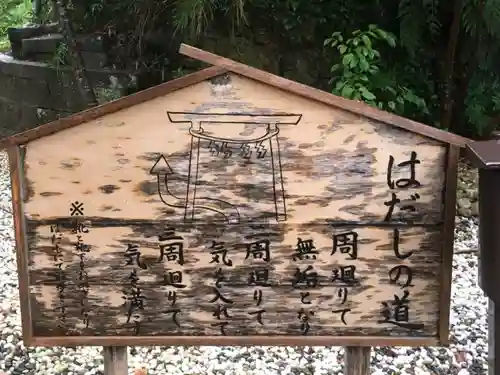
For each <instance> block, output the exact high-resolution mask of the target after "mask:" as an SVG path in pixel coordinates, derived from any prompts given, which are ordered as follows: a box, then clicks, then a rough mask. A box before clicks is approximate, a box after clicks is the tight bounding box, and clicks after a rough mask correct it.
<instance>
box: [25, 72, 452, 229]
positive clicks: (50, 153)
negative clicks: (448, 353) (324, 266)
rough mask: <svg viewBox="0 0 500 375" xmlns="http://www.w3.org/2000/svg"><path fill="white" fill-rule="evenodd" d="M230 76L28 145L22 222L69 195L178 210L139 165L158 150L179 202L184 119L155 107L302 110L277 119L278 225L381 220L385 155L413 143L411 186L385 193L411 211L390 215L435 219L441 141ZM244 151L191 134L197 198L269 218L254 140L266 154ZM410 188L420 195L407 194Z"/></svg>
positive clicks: (155, 210) (234, 133) (162, 213)
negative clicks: (291, 120)
mask: <svg viewBox="0 0 500 375" xmlns="http://www.w3.org/2000/svg"><path fill="white" fill-rule="evenodd" d="M230 82H231V86H229V89H228V91H227V92H223V93H222V94H221V93H217V92H214V90H213V89H212V86H213V85H211V84H210V83H209V82H203V83H199V84H196V85H193V86H191V87H188V88H186V89H183V90H179V91H176V92H174V93H172V94H171V95H169V96H167V97H163V98H157V99H154V100H152V101H150V102H147V103H143V104H140V105H138V106H135V107H132V108H130V109H126V110H123V111H121V112H117V113H115V114H112V115H109V116H106V117H103V118H101V119H98V120H94V121H91V122H89V123H87V124H83V125H81V126H80V127H78V128H74V129H69V130H65V131H61V132H60V133H57V134H54V135H52V136H50V137H47V138H43V139H40V140H36V141H33V142H31V143H30V144H29V145H28V147H27V152H26V157H25V169H26V179H27V181H28V190H29V191H28V194H27V195H28V201H27V202H26V214H27V215H28V216H29V217H30V218H48V217H59V216H65V215H69V203H70V202H71V201H74V200H78V201H81V202H84V204H85V209H86V214H87V212H88V214H91V213H92V214H91V215H93V216H106V217H110V218H129V219H132V218H134V219H146V220H152V219H169V220H172V221H177V220H183V218H184V215H185V212H184V210H183V209H181V208H172V207H169V206H166V205H165V204H163V203H162V201H161V200H160V198H159V197H158V193H157V185H158V182H157V176H156V175H155V174H154V173H153V174H151V173H150V172H151V168H152V167H153V165H154V164H155V162H156V160H157V159H158V157H159V156H160V155H165V158H166V160H167V161H168V163H169V165H170V167H171V171H170V172H171V174H170V175H169V176H168V190H169V191H170V192H171V193H172V194H173V195H176V196H177V197H180V198H181V199H180V200H177V201H182V200H183V199H185V197H186V191H187V190H188V186H187V185H188V183H189V181H190V179H189V175H191V178H194V177H193V174H194V172H193V169H190V168H193V166H192V165H191V167H190V162H189V160H190V158H189V155H190V150H191V136H190V134H189V129H190V123H171V122H170V121H169V118H168V116H167V113H166V112H167V111H177V112H179V111H188V112H201V113H221V112H224V113H227V112H238V113H261V114H268V113H292V114H298V115H301V118H300V121H299V122H298V124H297V125H291V124H283V125H278V128H279V134H278V139H279V153H280V159H281V169H282V174H283V187H284V193H285V201H286V203H285V204H286V214H287V222H291V223H303V222H310V221H315V222H321V221H325V220H332V219H333V220H369V221H382V220H383V219H384V217H385V215H386V213H387V206H385V205H384V202H386V201H389V200H390V198H391V191H390V189H389V188H388V186H387V182H386V179H387V177H386V174H387V166H388V162H389V157H390V156H391V155H392V156H393V157H394V159H395V164H396V165H397V164H398V163H401V162H403V161H406V160H407V159H409V157H410V154H411V152H412V151H415V152H417V157H418V159H419V160H420V164H419V165H417V166H416V178H417V179H418V180H419V182H420V183H421V186H420V187H419V188H415V189H412V190H411V191H399V190H401V189H398V191H397V192H396V193H397V195H398V197H399V198H400V199H401V200H403V201H406V202H402V203H401V204H408V203H411V204H412V205H414V206H415V208H416V211H415V212H401V211H400V210H399V209H398V207H396V209H395V211H394V215H393V217H394V219H405V220H412V221H414V222H427V223H436V222H440V221H442V190H443V179H444V165H445V147H444V145H442V144H439V143H438V142H437V141H433V140H429V139H426V138H424V137H422V136H419V135H416V134H412V133H409V132H405V131H402V130H398V129H393V128H392V129H391V128H390V127H389V126H388V125H383V124H377V123H374V122H369V121H367V120H366V119H364V118H362V117H357V116H354V115H352V114H348V113H343V112H340V111H338V110H336V109H332V108H330V107H328V106H326V105H321V104H317V103H313V102H310V101H308V100H305V99H302V98H300V97H297V96H292V95H284V94H283V93H281V92H279V91H278V90H276V89H273V88H269V87H266V86H265V85H263V84H258V83H256V82H253V81H250V80H248V79H245V78H242V77H238V76H235V75H232V76H231V80H230ZM186 117H189V116H186ZM146 124H147V126H145V125H146ZM202 127H203V129H204V130H205V132H204V133H205V134H207V135H210V134H217V135H218V136H219V137H224V138H230V139H240V140H241V139H245V140H249V139H258V138H259V137H262V136H264V135H265V134H266V132H267V130H266V129H267V128H266V125H262V124H247V123H242V124H239V123H231V124H228V123H204V124H202ZM248 148H249V150H248V151H249V152H250V151H251V152H252V155H251V156H250V158H249V159H245V158H243V157H241V156H240V154H241V152H242V150H241V145H234V144H233V145H231V144H229V145H228V147H227V150H230V152H231V153H232V155H231V157H225V156H227V152H226V153H225V152H224V151H225V150H226V149H225V150H221V151H219V154H218V155H216V154H217V150H216V149H215V148H214V147H210V142H209V141H208V140H203V139H202V140H201V141H200V154H199V157H198V160H199V162H198V165H199V168H198V170H197V173H198V180H197V187H196V198H197V200H198V201H200V200H202V199H203V198H204V197H206V198H214V197H215V198H217V199H221V200H224V201H227V202H229V203H230V204H231V205H232V206H234V207H232V208H231V207H229V206H226V208H225V212H226V213H227V215H228V216H230V215H234V214H235V212H236V210H237V212H239V215H240V217H241V221H263V220H267V221H273V220H274V216H275V210H276V207H275V199H274V194H273V189H272V188H273V173H272V169H273V165H272V160H271V157H270V156H271V150H270V149H269V145H268V144H266V143H264V144H263V145H262V146H261V147H260V149H261V150H262V154H263V153H264V150H265V152H266V154H265V155H264V157H263V158H262V159H259V158H258V153H259V147H257V146H256V145H255V144H254V143H251V144H249V145H248ZM54 150H57V152H54ZM274 157H275V158H276V157H277V156H276V151H275V154H274ZM162 163H163V162H162ZM162 163H160V164H162ZM189 171H191V172H192V173H189ZM408 172H409V170H408V167H405V168H397V167H395V168H394V173H393V178H394V179H397V178H402V177H407V175H408ZM163 182H164V178H163V177H162V178H161V189H162V192H163V193H164V194H165V196H167V193H166V188H165V186H164V185H163ZM191 186H192V185H191ZM415 193H418V195H419V199H418V200H416V201H414V202H413V201H412V200H411V195H412V194H415ZM167 198H168V196H167ZM167 198H165V199H167ZM172 201H173V202H174V204H175V202H176V200H175V199H172ZM200 202H201V201H200ZM183 203H184V202H182V204H183ZM401 204H400V205H398V206H401ZM403 214H404V215H403ZM195 219H197V220H198V221H201V222H206V221H208V220H210V221H224V220H225V218H224V216H222V215H220V214H217V213H214V212H213V211H209V210H203V209H197V210H196V215H195Z"/></svg>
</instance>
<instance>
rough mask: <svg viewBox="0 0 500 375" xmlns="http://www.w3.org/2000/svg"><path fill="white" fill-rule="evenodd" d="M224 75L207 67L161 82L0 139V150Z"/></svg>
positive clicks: (216, 69) (218, 70) (215, 68)
mask: <svg viewBox="0 0 500 375" xmlns="http://www.w3.org/2000/svg"><path fill="white" fill-rule="evenodd" d="M226 72H227V70H226V69H224V68H220V67H217V66H211V67H209V68H206V69H203V70H200V71H198V72H195V73H191V74H188V75H186V76H184V77H180V78H177V79H174V80H172V81H168V82H165V83H163V84H161V85H158V86H154V87H151V88H149V89H146V90H143V91H139V92H137V93H135V94H132V95H128V96H125V97H123V98H120V99H118V100H114V101H112V102H108V103H105V104H103V105H100V106H97V107H93V108H90V109H87V110H85V111H83V112H79V113H75V114H73V115H71V116H68V117H64V118H62V119H59V120H56V121H53V122H50V123H48V124H45V125H41V126H38V127H36V128H34V129H29V130H26V131H24V132H21V133H18V134H15V135H13V136H10V137H7V138H4V139H0V150H2V149H4V148H9V147H11V146H16V145H22V144H26V143H28V142H31V141H33V140H35V139H39V138H42V137H45V136H47V135H51V134H54V133H57V132H59V131H61V130H65V129H69V128H72V127H75V126H78V125H80V124H83V123H85V122H89V121H92V120H95V119H97V118H99V117H102V116H105V115H108V114H111V113H114V112H118V111H120V110H122V109H126V108H129V107H132V106H134V105H136V104H140V103H144V102H147V101H149V100H153V99H155V98H157V97H160V96H163V95H167V94H170V93H171V92H174V91H176V90H180V89H182V88H184V87H188V86H191V85H194V84H196V83H199V82H203V81H205V80H207V79H210V78H213V77H216V76H219V75H221V74H224V73H226Z"/></svg>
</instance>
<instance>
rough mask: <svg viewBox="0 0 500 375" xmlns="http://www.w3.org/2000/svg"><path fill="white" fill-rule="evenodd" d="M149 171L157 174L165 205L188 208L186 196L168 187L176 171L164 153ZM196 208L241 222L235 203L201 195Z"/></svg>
mask: <svg viewBox="0 0 500 375" xmlns="http://www.w3.org/2000/svg"><path fill="white" fill-rule="evenodd" d="M149 173H150V174H152V175H156V181H157V188H158V196H159V197H160V199H161V201H162V202H163V203H164V204H165V205H167V206H169V207H172V208H184V209H186V207H187V201H186V198H180V197H178V196H176V195H175V194H173V193H172V192H171V191H170V189H169V187H168V180H169V176H172V175H173V174H174V171H173V170H172V168H171V167H170V164H168V161H167V159H166V158H165V156H164V155H160V156H159V157H158V159H157V160H156V162H155V163H154V165H153V167H152V168H151V169H150V171H149ZM162 191H163V192H162ZM194 208H197V209H203V210H208V211H212V212H216V213H218V214H220V215H222V216H224V219H225V220H226V221H227V222H228V223H229V224H238V223H239V222H240V213H239V212H238V208H237V207H236V206H235V205H232V204H231V203H229V202H226V201H223V200H221V199H215V198H207V197H199V198H196V202H195V205H194Z"/></svg>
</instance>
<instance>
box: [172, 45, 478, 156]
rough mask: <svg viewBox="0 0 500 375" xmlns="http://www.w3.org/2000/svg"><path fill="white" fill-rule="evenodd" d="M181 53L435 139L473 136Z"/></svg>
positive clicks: (460, 142)
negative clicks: (454, 132) (463, 135)
mask: <svg viewBox="0 0 500 375" xmlns="http://www.w3.org/2000/svg"><path fill="white" fill-rule="evenodd" d="M179 53H180V54H182V55H185V56H188V57H191V58H193V59H195V60H199V61H203V62H205V63H207V64H210V65H214V66H218V67H220V68H224V69H227V70H228V71H230V72H233V73H236V74H240V75H242V76H245V77H248V78H251V79H254V80H256V81H260V82H262V83H264V84H268V85H271V86H274V87H276V88H278V89H281V90H285V91H288V92H291V93H294V94H296V95H300V96H303V97H306V98H308V99H312V100H316V101H319V102H321V103H325V104H327V105H330V106H334V107H337V108H340V109H343V110H346V111H349V112H352V113H354V114H358V115H362V116H365V117H368V118H370V119H373V120H376V121H379V122H383V123H386V124H389V125H392V126H396V127H399V128H402V129H405V130H408V131H410V132H413V133H417V134H421V135H423V136H425V137H428V138H432V139H435V140H437V141H441V142H444V143H449V144H452V145H455V146H459V147H465V145H467V144H468V143H470V142H472V140H471V139H468V138H465V137H461V136H459V135H456V134H453V133H450V132H447V131H444V130H441V129H437V128H434V127H431V126H428V125H424V124H421V123H419V122H416V121H413V120H409V119H407V118H404V117H401V116H397V115H394V114H392V113H389V112H385V111H382V110H379V109H377V108H374V107H371V106H369V105H368V104H365V103H363V102H358V101H354V100H349V99H345V98H342V97H339V96H336V95H333V94H330V93H328V92H326V91H322V90H318V89H315V88H313V87H310V86H307V85H303V84H301V83H298V82H294V81H290V80H288V79H286V78H283V77H280V76H276V75H274V74H271V73H268V72H265V71H262V70H259V69H256V68H252V67H250V66H248V65H245V64H242V63H239V62H237V61H233V60H230V59H227V58H225V57H222V56H218V55H215V54H213V53H210V52H207V51H204V50H201V49H199V48H196V47H192V46H189V45H187V44H184V43H183V44H181V46H180V48H179Z"/></svg>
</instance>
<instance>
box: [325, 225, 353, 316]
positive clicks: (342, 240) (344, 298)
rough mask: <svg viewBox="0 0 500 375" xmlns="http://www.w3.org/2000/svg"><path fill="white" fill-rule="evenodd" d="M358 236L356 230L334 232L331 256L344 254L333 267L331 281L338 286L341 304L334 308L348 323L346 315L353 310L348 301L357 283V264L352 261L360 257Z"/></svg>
mask: <svg viewBox="0 0 500 375" xmlns="http://www.w3.org/2000/svg"><path fill="white" fill-rule="evenodd" d="M358 238H359V235H358V233H357V232H355V231H341V232H340V233H334V234H333V245H332V251H331V254H330V255H331V256H333V255H335V254H337V253H338V254H340V255H344V260H343V262H346V263H347V262H350V263H351V264H345V263H340V265H339V266H338V267H335V268H333V269H332V276H331V282H332V283H333V285H335V286H336V287H337V291H336V297H337V300H338V303H339V305H340V306H338V308H336V309H335V310H332V313H333V314H336V315H337V316H338V317H339V319H340V321H341V322H342V323H343V324H344V325H347V320H346V316H347V313H349V312H350V311H351V308H349V307H348V306H349V303H348V296H349V290H350V289H351V288H352V287H354V286H356V285H357V279H356V265H355V264H352V261H355V260H357V259H358Z"/></svg>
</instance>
